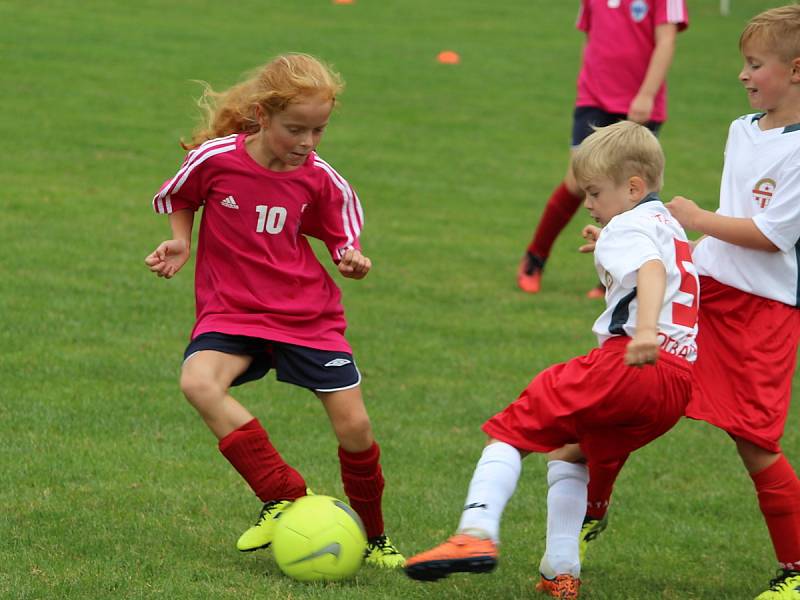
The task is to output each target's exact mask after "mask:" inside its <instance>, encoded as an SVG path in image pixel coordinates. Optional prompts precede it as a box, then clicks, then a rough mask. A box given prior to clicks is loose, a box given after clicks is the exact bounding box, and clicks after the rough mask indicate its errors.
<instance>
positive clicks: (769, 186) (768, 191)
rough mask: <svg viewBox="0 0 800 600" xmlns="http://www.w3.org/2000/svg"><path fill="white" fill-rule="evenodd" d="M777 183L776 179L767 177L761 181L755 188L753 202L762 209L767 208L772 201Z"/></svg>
mask: <svg viewBox="0 0 800 600" xmlns="http://www.w3.org/2000/svg"><path fill="white" fill-rule="evenodd" d="M776 185H777V184H776V183H775V180H774V179H770V178H769V177H765V178H764V179H759V180H758V182H757V183H756V185H755V187H753V200H754V201H755V203H756V204H758V206H759V207H760V208H767V204H769V201H770V200H772V195H773V194H774V193H775V187H776Z"/></svg>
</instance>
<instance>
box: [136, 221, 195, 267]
mask: <svg viewBox="0 0 800 600" xmlns="http://www.w3.org/2000/svg"><path fill="white" fill-rule="evenodd" d="M193 225H194V211H193V210H191V209H188V208H187V209H183V210H176V211H175V212H171V213H170V214H169V226H170V228H171V229H172V239H170V240H166V241H163V242H161V243H160V244H159V245H158V247H157V248H156V249H155V250H153V252H151V253H150V254H149V255H147V257H146V258H145V259H144V263H145V264H146V265H147V267H148V268H149V269H150V270H151V271H152V272H153V273H155V274H156V275H158V276H159V277H166V278H167V279H169V278H170V277H172V276H174V275H175V274H176V273H177V272H178V271H180V269H181V267H182V266H183V265H185V264H186V261H187V260H189V255H190V250H191V244H192V226H193Z"/></svg>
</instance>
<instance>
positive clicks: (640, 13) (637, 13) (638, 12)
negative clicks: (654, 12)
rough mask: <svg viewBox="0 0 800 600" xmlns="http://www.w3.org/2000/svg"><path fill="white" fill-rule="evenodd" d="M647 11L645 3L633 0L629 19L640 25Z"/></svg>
mask: <svg viewBox="0 0 800 600" xmlns="http://www.w3.org/2000/svg"><path fill="white" fill-rule="evenodd" d="M649 10H650V7H649V6H647V2H645V1H644V0H633V2H631V19H633V20H634V21H635V22H637V23H641V22H642V21H644V18H645V17H646V16H647V12H648V11H649Z"/></svg>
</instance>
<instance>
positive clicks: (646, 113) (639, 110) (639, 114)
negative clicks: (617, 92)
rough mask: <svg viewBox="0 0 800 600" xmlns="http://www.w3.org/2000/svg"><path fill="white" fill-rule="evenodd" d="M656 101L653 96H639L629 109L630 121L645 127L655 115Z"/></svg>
mask: <svg viewBox="0 0 800 600" xmlns="http://www.w3.org/2000/svg"><path fill="white" fill-rule="evenodd" d="M654 103H655V99H654V98H653V97H652V96H647V95H642V94H637V95H636V97H635V98H634V99H633V101H631V105H630V106H629V107H628V115H627V116H628V120H629V121H633V122H634V123H639V124H640V125H644V124H645V123H647V122H648V121H649V120H650V115H652V114H653V105H654Z"/></svg>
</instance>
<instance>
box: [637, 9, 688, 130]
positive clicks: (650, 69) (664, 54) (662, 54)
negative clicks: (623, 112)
mask: <svg viewBox="0 0 800 600" xmlns="http://www.w3.org/2000/svg"><path fill="white" fill-rule="evenodd" d="M677 37H678V26H677V25H676V24H675V23H662V24H661V25H656V30H655V47H654V48H653V54H652V55H651V56H650V63H649V64H648V65H647V72H646V73H645V75H644V80H643V81H642V85H641V86H639V91H638V92H637V93H636V96H635V97H634V98H633V100H632V101H631V105H630V106H629V107H628V119H630V120H631V121H635V122H637V123H647V121H649V120H650V115H651V114H652V113H653V103H654V101H655V97H656V94H657V93H658V90H659V89H661V85H662V84H663V83H664V81H665V80H666V79H667V73H668V72H669V68H670V66H671V65H672V57H673V56H674V55H675V39H676V38H677Z"/></svg>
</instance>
